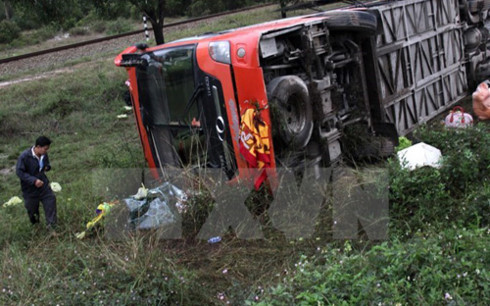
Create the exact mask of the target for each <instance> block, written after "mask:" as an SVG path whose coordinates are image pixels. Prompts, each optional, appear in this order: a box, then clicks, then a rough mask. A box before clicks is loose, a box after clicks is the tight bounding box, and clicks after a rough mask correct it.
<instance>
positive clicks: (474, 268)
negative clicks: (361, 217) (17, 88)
mask: <svg viewBox="0 0 490 306" xmlns="http://www.w3.org/2000/svg"><path fill="white" fill-rule="evenodd" d="M489 242H490V241H489V239H488V233H487V229H458V230H455V229H448V230H446V231H444V232H441V233H440V234H438V235H434V236H431V237H416V238H414V239H412V240H410V241H408V242H401V241H399V240H397V239H395V240H393V241H392V242H384V243H382V244H380V245H377V246H374V247H372V248H371V249H370V250H368V251H366V252H358V251H356V250H353V248H352V247H351V245H350V243H349V242H348V241H347V242H346V243H345V245H344V247H342V248H335V247H332V246H331V245H328V246H326V247H325V248H323V249H320V250H319V252H320V254H318V255H314V256H311V257H307V256H302V257H301V258H300V260H299V261H298V262H297V263H296V264H295V266H296V268H295V269H294V271H293V272H292V273H290V276H288V277H285V278H284V280H283V281H282V282H280V283H279V284H278V285H276V286H274V287H272V288H271V289H269V290H268V291H266V293H265V296H263V297H262V296H261V295H260V293H259V292H257V295H256V296H255V298H253V300H250V301H249V302H248V304H255V303H256V301H259V303H258V304H259V305H325V304H328V305H333V304H336V305H357V304H363V303H365V304H370V305H371V304H372V305H378V304H381V305H420V304H424V305H441V304H451V303H456V304H473V305H477V304H480V303H481V301H485V300H488V299H489V298H490V291H489V289H490V286H489V280H490V273H489V270H488V265H489V264H490V257H489V256H488V252H487V248H488V243H489ZM254 300H255V301H254Z"/></svg>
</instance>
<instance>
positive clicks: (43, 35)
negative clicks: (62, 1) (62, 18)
mask: <svg viewBox="0 0 490 306" xmlns="http://www.w3.org/2000/svg"><path fill="white" fill-rule="evenodd" d="M57 32H58V29H57V28H56V27H54V26H44V27H41V28H39V29H38V30H36V31H35V36H36V39H37V41H38V42H40V41H44V40H48V39H51V38H53V37H54V36H55V35H56V33H57Z"/></svg>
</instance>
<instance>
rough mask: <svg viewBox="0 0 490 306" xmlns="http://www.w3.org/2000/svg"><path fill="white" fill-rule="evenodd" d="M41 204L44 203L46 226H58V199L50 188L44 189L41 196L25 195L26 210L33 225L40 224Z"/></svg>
mask: <svg viewBox="0 0 490 306" xmlns="http://www.w3.org/2000/svg"><path fill="white" fill-rule="evenodd" d="M39 202H42V204H43V208H44V215H45V217H46V224H47V225H48V226H50V227H54V226H56V221H57V220H56V197H55V195H54V193H53V191H52V190H51V188H50V187H49V186H45V187H43V188H42V191H41V192H40V193H39V195H35V196H33V195H29V194H24V203H25V208H26V209H27V214H28V215H29V220H30V221H31V223H32V224H35V223H39Z"/></svg>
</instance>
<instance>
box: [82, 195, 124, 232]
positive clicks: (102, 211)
mask: <svg viewBox="0 0 490 306" xmlns="http://www.w3.org/2000/svg"><path fill="white" fill-rule="evenodd" d="M117 203H119V202H118V201H114V202H103V203H101V204H99V206H97V209H96V210H95V213H96V214H97V216H96V217H95V218H93V219H92V220H91V221H90V222H88V223H87V225H86V229H85V231H83V232H80V233H76V234H75V236H76V237H77V238H78V239H83V238H85V235H86V232H87V231H88V230H89V229H91V228H92V227H94V226H95V225H96V224H97V223H99V222H100V220H102V218H103V217H106V216H107V215H108V214H109V212H110V211H111V208H112V206H114V205H115V204H117Z"/></svg>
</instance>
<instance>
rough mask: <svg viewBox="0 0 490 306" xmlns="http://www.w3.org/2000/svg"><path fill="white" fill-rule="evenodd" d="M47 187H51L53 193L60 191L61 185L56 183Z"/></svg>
mask: <svg viewBox="0 0 490 306" xmlns="http://www.w3.org/2000/svg"><path fill="white" fill-rule="evenodd" d="M49 186H50V187H51V190H53V191H54V192H60V191H61V185H60V184H59V183H57V182H52V183H51V184H49Z"/></svg>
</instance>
